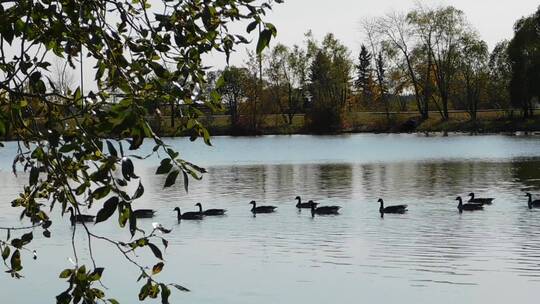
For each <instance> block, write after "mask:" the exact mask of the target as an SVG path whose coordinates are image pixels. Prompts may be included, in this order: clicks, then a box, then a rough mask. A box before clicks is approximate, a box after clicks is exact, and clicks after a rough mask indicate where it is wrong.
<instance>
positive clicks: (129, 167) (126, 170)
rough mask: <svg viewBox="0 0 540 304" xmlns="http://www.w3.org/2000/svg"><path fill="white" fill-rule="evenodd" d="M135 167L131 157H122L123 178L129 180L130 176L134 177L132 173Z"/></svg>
mask: <svg viewBox="0 0 540 304" xmlns="http://www.w3.org/2000/svg"><path fill="white" fill-rule="evenodd" d="M134 170H135V167H134V166H133V162H132V161H131V159H129V158H127V157H125V158H123V159H122V175H123V176H124V179H125V180H127V181H130V180H131V178H132V177H135V173H134Z"/></svg>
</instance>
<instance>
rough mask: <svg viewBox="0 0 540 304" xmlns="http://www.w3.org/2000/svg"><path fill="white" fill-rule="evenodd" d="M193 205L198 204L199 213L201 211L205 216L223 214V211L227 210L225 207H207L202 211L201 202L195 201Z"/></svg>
mask: <svg viewBox="0 0 540 304" xmlns="http://www.w3.org/2000/svg"><path fill="white" fill-rule="evenodd" d="M195 206H199V213H202V214H203V215H205V216H219V215H225V212H227V210H225V209H207V210H204V211H203V209H202V205H201V203H197V204H195Z"/></svg>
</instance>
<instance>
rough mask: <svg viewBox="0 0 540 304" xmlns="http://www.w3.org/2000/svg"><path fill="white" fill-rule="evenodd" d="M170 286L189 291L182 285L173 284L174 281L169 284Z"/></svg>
mask: <svg viewBox="0 0 540 304" xmlns="http://www.w3.org/2000/svg"><path fill="white" fill-rule="evenodd" d="M169 285H170V286H172V287H174V288H176V289H178V290H180V291H185V292H190V291H191V290H189V289H187V288H185V287H184V286H182V285H178V284H175V283H172V284H169Z"/></svg>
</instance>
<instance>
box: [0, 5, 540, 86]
mask: <svg viewBox="0 0 540 304" xmlns="http://www.w3.org/2000/svg"><path fill="white" fill-rule="evenodd" d="M417 1H418V2H420V3H422V4H425V5H428V6H438V5H452V6H454V7H456V8H458V9H460V10H462V11H464V13H465V15H466V16H467V19H468V21H469V22H470V23H471V24H472V26H473V27H474V28H475V29H476V30H478V32H479V34H480V36H481V37H482V39H484V40H485V41H486V42H487V43H488V45H489V47H490V49H491V48H493V47H494V45H495V44H496V43H497V42H498V41H501V40H503V39H509V38H511V37H512V35H513V25H514V23H515V22H516V21H517V20H518V19H519V18H521V17H523V16H529V15H531V14H533V13H534V12H535V11H536V9H537V8H538V6H539V4H540V3H539V2H538V0H513V1H508V0H417ZM415 3H416V0H369V1H368V0H285V3H283V4H276V5H274V9H273V10H272V11H271V12H270V13H269V14H268V15H267V16H266V19H265V20H266V21H268V22H271V23H273V24H274V25H275V26H276V27H277V29H278V37H277V39H275V40H273V41H272V43H271V45H275V44H276V43H277V42H280V43H283V44H285V45H288V46H292V45H294V44H303V41H304V33H306V32H307V31H308V30H310V29H311V30H312V31H313V34H314V35H315V37H316V38H317V39H319V40H320V39H321V38H322V37H323V36H324V35H325V34H327V33H334V35H335V36H336V37H337V38H338V39H339V40H341V42H342V43H344V44H345V45H346V46H347V47H348V48H349V49H350V50H351V55H352V56H353V58H356V57H357V55H358V50H359V49H360V45H361V43H362V42H363V37H362V31H361V29H360V21H361V20H362V19H363V18H366V17H377V16H382V15H384V14H385V13H388V12H391V11H401V12H407V11H409V10H410V9H412V8H414V7H415ZM246 26H247V23H244V24H236V25H231V26H230V27H229V28H230V29H231V30H233V31H234V32H235V33H238V34H242V33H244V34H245V30H246ZM247 37H248V38H251V39H252V40H253V43H252V45H251V46H249V45H242V46H239V47H238V52H236V53H233V54H232V55H231V60H230V63H231V64H234V65H242V64H243V63H244V62H245V61H246V60H247V55H246V53H247V52H246V48H247V47H250V48H251V49H252V50H254V49H255V44H256V37H255V36H252V37H249V36H247ZM9 54H10V50H8V55H9ZM204 60H205V62H204V64H205V65H206V66H211V67H213V68H223V67H224V66H225V64H226V62H225V56H224V55H223V54H216V55H212V56H206V57H205V58H204ZM84 65H85V67H84V70H85V75H86V76H85V78H84V84H85V92H87V91H88V90H94V89H95V88H96V84H95V83H94V82H93V79H94V77H93V75H94V72H95V71H93V68H92V67H93V66H94V62H93V60H92V59H91V58H88V59H86V60H85V64H84ZM73 74H74V76H75V77H74V78H75V81H76V82H79V81H80V78H79V76H78V75H79V72H78V71H74V73H73ZM0 76H1V75H0Z"/></svg>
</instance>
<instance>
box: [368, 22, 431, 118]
mask: <svg viewBox="0 0 540 304" xmlns="http://www.w3.org/2000/svg"><path fill="white" fill-rule="evenodd" d="M374 26H375V28H374V31H375V32H376V33H377V34H379V35H381V36H382V37H381V38H382V39H383V40H384V41H385V43H387V44H388V45H391V46H393V47H394V48H395V49H396V50H398V53H396V55H399V54H400V55H401V57H402V61H403V66H404V69H405V72H406V74H407V75H408V78H409V81H410V85H411V87H412V91H413V92H414V95H415V97H416V105H417V107H418V111H419V112H420V115H421V116H422V119H427V118H428V117H429V98H430V92H429V90H425V89H424V88H425V87H426V85H425V83H426V80H427V79H429V73H426V75H425V76H424V77H423V79H424V83H422V77H420V76H419V75H418V74H417V72H416V71H415V67H414V62H413V48H414V45H415V44H416V37H415V33H414V29H413V27H412V26H411V24H410V22H409V20H408V18H407V15H406V14H402V13H397V12H393V13H389V14H387V15H385V16H384V17H381V18H378V19H376V21H375V22H374ZM428 65H429V64H428ZM429 70H430V69H429V68H428V69H427V71H429Z"/></svg>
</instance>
